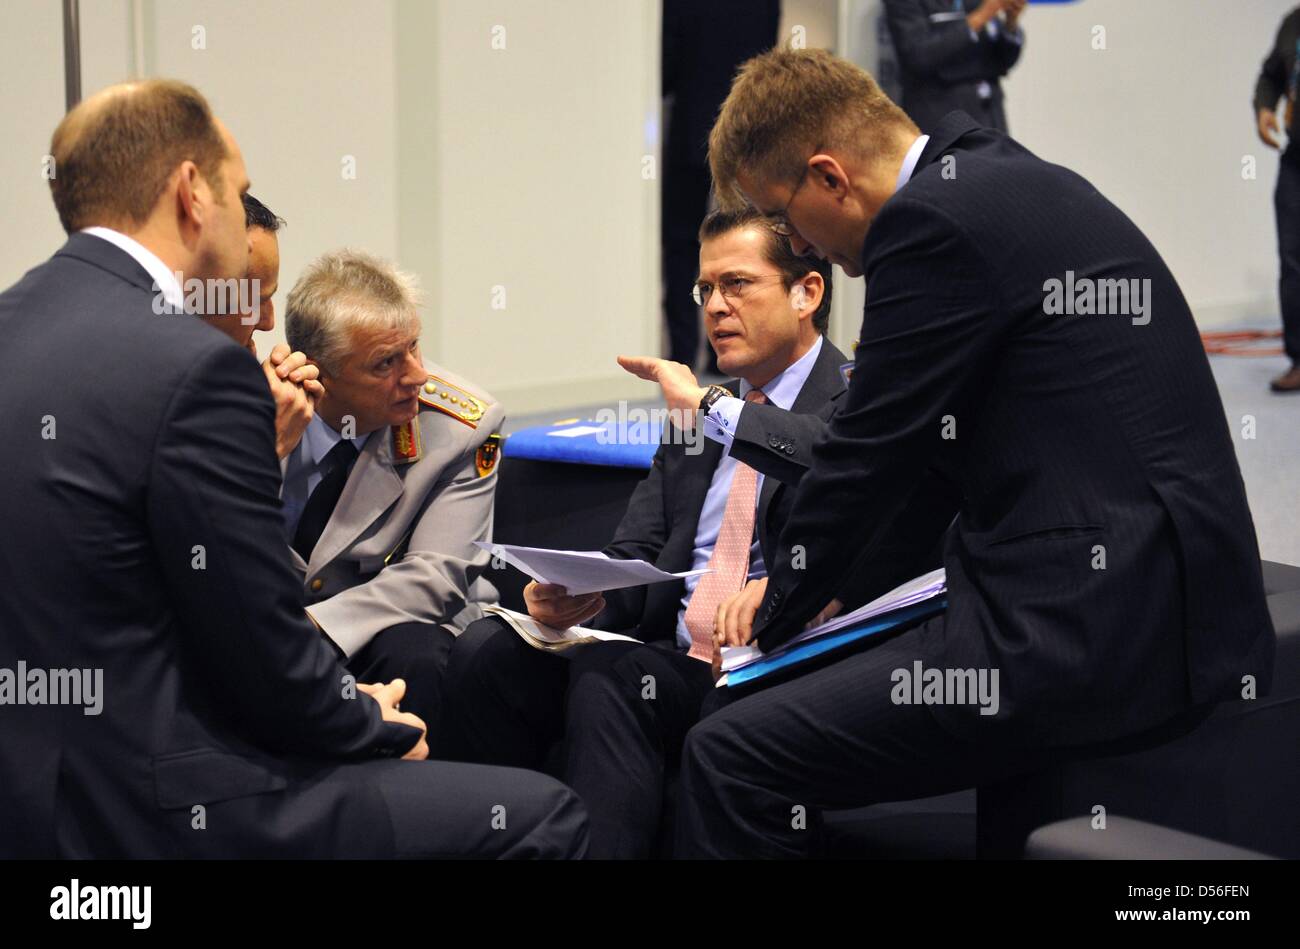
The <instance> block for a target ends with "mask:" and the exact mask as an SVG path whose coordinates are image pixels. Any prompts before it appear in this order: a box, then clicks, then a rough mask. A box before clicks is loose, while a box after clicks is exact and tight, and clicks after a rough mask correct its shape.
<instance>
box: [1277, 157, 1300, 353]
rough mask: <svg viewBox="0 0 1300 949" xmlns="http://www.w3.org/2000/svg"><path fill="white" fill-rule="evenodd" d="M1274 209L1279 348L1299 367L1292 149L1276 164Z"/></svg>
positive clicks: (1299, 172) (1298, 187)
mask: <svg viewBox="0 0 1300 949" xmlns="http://www.w3.org/2000/svg"><path fill="white" fill-rule="evenodd" d="M1273 208H1274V210H1275V212H1276V213H1277V250H1278V257H1279V263H1280V265H1281V276H1280V278H1279V280H1278V296H1279V297H1280V298H1281V304H1282V345H1283V348H1284V349H1285V350H1286V354H1287V356H1289V357H1290V358H1291V362H1292V363H1294V364H1296V365H1300V150H1297V148H1296V147H1295V146H1291V147H1289V148H1288V149H1287V150H1286V152H1285V153H1284V154H1283V155H1282V160H1281V161H1280V162H1279V163H1278V169H1277V188H1276V189H1274V191H1273Z"/></svg>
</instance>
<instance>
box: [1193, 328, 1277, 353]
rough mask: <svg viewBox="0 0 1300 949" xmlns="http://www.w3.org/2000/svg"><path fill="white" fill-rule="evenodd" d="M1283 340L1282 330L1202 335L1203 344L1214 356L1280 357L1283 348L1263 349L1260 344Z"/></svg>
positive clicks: (1270, 347)
mask: <svg viewBox="0 0 1300 949" xmlns="http://www.w3.org/2000/svg"><path fill="white" fill-rule="evenodd" d="M1281 338H1282V331H1281V330H1238V331H1234V332H1220V333H1202V334H1201V343H1202V345H1204V346H1205V351H1206V352H1207V353H1209V354H1210V355H1212V356H1280V355H1282V347H1281V346H1268V347H1261V346H1260V345H1259V343H1260V342H1261V341H1263V340H1269V339H1281Z"/></svg>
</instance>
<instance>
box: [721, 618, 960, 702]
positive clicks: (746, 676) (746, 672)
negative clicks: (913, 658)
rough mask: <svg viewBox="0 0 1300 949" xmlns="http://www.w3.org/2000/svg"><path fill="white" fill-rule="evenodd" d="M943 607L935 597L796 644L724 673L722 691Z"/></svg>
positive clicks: (795, 664)
mask: <svg viewBox="0 0 1300 949" xmlns="http://www.w3.org/2000/svg"><path fill="white" fill-rule="evenodd" d="M947 606H948V598H947V597H946V596H936V597H934V598H933V599H930V600H925V601H924V602H921V603H914V604H913V605H911V606H905V607H903V608H902V609H901V610H894V611H893V612H892V613H885V614H883V615H881V616H876V617H873V618H872V619H871V620H869V621H867V622H866V623H864V624H863V625H861V626H854V627H852V628H851V629H842V630H839V631H838V632H835V633H831V634H830V635H829V636H820V637H818V638H817V639H813V640H809V641H808V642H806V643H800V644H799V645H798V646H795V647H793V648H792V649H788V650H786V651H785V652H781V653H777V654H775V655H772V656H765V657H764V658H762V659H760V660H758V661H757V662H754V663H751V664H749V665H747V666H745V667H744V668H743V669H736V670H735V671H734V672H728V673H727V686H726V687H727V688H729V689H734V688H736V687H737V686H740V685H747V684H748V683H751V682H754V681H756V680H758V679H761V678H763V677H764V676H768V675H771V674H773V673H775V672H778V671H780V670H782V669H789V668H790V667H791V666H797V665H799V664H800V663H802V662H807V661H808V660H809V659H813V658H814V657H816V656H823V655H825V654H826V653H828V652H832V651H834V650H836V649H840V648H842V647H844V646H847V645H849V644H850V643H855V642H858V641H859V640H862V639H865V638H867V637H868V636H874V635H876V634H877V633H883V632H885V631H886V630H890V629H894V628H896V627H898V626H902V625H903V624H904V623H911V622H913V621H915V620H918V619H923V618H925V617H927V616H931V615H933V614H935V613H941V612H943V610H944V609H946V608H947Z"/></svg>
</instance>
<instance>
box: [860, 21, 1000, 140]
mask: <svg viewBox="0 0 1300 949" xmlns="http://www.w3.org/2000/svg"><path fill="white" fill-rule="evenodd" d="M962 4H963V9H962V12H961V16H960V17H958V16H954V14H955V13H956V12H957V11H955V10H954V9H953V3H952V0H885V17H886V22H887V23H888V25H889V36H890V39H891V40H892V41H893V44H894V52H895V53H896V54H897V56H898V65H899V71H900V74H901V78H902V82H903V101H902V102H901V103H900V105H902V107H903V110H904V111H905V112H907V114H908V115H909V116H911V117H912V121H913V122H915V123H916V124H917V125H919V126H920V127H921V131H922V132H926V133H929V132H931V131H933V130H934V128H936V127H937V126H938V124H939V120H940V119H942V118H943V117H944V116H945V115H947V114H948V113H949V112H952V111H954V110H961V111H964V112H968V113H970V114H971V115H973V116H976V117H977V118H978V119H979V121H980V122H981V123H983V124H984V125H987V126H989V127H991V128H998V129H1001V130H1003V131H1006V127H1007V120H1006V113H1005V111H1004V110H1003V106H1002V86H1001V85H1000V83H999V82H998V80H999V79H1000V78H1001V77H1003V76H1005V75H1006V74H1007V73H1008V72H1009V71H1010V70H1011V67H1012V66H1014V65H1015V64H1016V61H1017V60H1018V59H1019V58H1020V50H1021V46H1022V45H1023V40H1022V41H1021V42H1019V43H1017V42H1015V41H1014V40H1011V39H1009V38H1008V37H1007V35H1006V33H1005V32H1002V31H1001V29H999V32H998V34H997V38H996V39H990V38H989V36H988V33H987V32H985V31H981V32H980V33H979V34H978V37H979V38H978V40H972V39H971V37H970V27H969V26H968V25H967V23H966V20H965V14H967V13H970V12H972V11H973V10H975V9H976V8H977V7H978V6H979V5H980V0H962ZM935 18H939V19H935ZM999 27H1001V22H1000V21H999ZM1023 35H1024V28H1023V27H1021V36H1022V37H1023ZM981 82H987V83H988V84H989V86H990V87H991V90H992V96H991V97H990V98H989V99H987V100H985V99H981V98H980V96H979V92H978V87H979V84H980V83H981Z"/></svg>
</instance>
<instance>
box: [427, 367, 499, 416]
mask: <svg viewBox="0 0 1300 949" xmlns="http://www.w3.org/2000/svg"><path fill="white" fill-rule="evenodd" d="M420 401H421V402H422V403H423V404H425V405H427V406H429V408H431V409H437V410H438V411H439V412H445V413H446V414H447V415H450V416H451V417H452V418H454V419H456V420H458V421H461V422H464V423H465V424H466V425H468V426H469V427H470V428H478V423H479V420H480V419H482V418H483V413H484V412H486V411H487V406H486V405H484V404H483V403H482V402H481V401H480V400H479V399H476V398H474V396H472V395H470V394H469V393H468V392H466V391H465V390H464V389H462V388H461V387H460V386H456V385H452V384H451V383H450V382H448V381H447V380H446V379H439V378H438V377H437V376H430V377H429V381H428V382H426V383H425V384H424V390H423V391H422V392H421V393H420Z"/></svg>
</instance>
